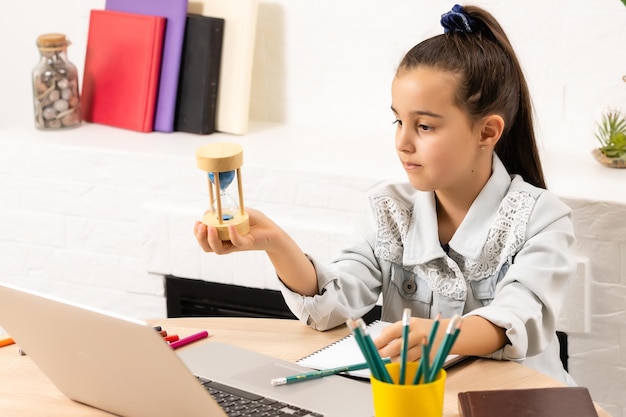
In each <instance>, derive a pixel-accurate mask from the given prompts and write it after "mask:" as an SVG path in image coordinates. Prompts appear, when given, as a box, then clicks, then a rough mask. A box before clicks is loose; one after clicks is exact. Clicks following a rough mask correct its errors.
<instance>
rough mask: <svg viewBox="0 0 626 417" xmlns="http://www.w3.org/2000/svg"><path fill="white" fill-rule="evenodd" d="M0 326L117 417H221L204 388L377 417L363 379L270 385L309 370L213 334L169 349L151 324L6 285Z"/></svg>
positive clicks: (52, 372)
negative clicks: (235, 344) (220, 338)
mask: <svg viewBox="0 0 626 417" xmlns="http://www.w3.org/2000/svg"><path fill="white" fill-rule="evenodd" d="M0 327H2V328H4V329H5V331H6V332H7V333H8V334H9V335H10V336H11V337H12V338H13V339H14V340H15V342H16V344H17V345H18V346H19V347H20V348H21V349H22V350H23V351H24V352H25V353H26V354H27V355H28V357H29V358H30V359H32V361H33V362H34V363H35V364H36V365H37V366H38V367H39V368H40V369H41V371H42V372H43V373H44V374H45V375H46V376H47V377H48V379H50V381H52V383H54V385H56V386H57V388H58V389H59V390H60V391H61V392H62V393H63V394H64V395H66V396H67V397H69V398H71V399H72V400H74V401H77V402H80V403H84V404H87V405H89V406H92V407H95V408H98V409H101V410H104V411H107V412H110V413H112V414H116V415H120V416H126V417H171V416H185V417H196V416H197V417H200V416H202V417H226V416H227V414H226V413H225V412H224V411H223V409H222V407H221V406H220V405H219V404H218V401H217V400H215V399H214V397H213V396H212V394H210V393H209V390H208V389H207V387H205V385H206V386H210V390H211V391H213V395H215V389H225V390H227V391H233V388H234V392H235V393H239V392H240V391H243V392H244V393H245V394H248V395H250V394H252V395H254V396H259V397H266V398H268V399H269V400H266V401H268V402H274V401H278V402H280V403H284V404H283V406H285V407H288V406H290V405H291V406H295V407H298V408H300V409H303V410H306V411H308V412H306V411H304V412H300V414H297V415H304V416H307V415H308V416H315V417H317V416H330V417H335V416H341V417H345V416H348V415H353V416H373V415H374V411H373V403H372V397H371V387H370V385H369V384H367V383H363V382H360V381H355V380H352V379H348V378H344V377H341V376H336V375H335V376H330V377H325V378H319V379H315V380H311V381H307V382H303V383H298V384H292V385H283V386H273V385H271V384H270V381H271V380H272V379H273V378H278V377H283V376H287V375H293V374H297V373H301V372H306V371H310V368H305V367H302V366H299V365H296V364H295V363H292V362H288V361H284V360H281V359H276V358H273V357H271V356H268V355H263V354H259V353H256V352H253V351H250V350H247V349H242V348H239V347H236V346H232V345H229V344H225V343H221V342H217V341H210V337H209V341H208V342H204V343H199V344H194V345H190V346H187V347H185V348H184V349H181V350H176V351H174V350H172V349H171V348H170V347H169V346H168V345H167V342H165V341H164V340H163V338H162V337H161V336H160V335H159V334H158V332H156V331H155V330H154V328H153V327H152V326H150V325H149V324H148V323H145V322H142V321H139V320H135V319H132V318H125V317H122V316H119V315H116V314H112V313H109V312H105V311H101V310H97V309H94V308H90V307H87V306H81V305H79V304H75V303H71V302H67V301H63V300H61V299H58V298H55V297H51V296H48V295H44V294H40V293H37V292H34V291H30V290H25V289H21V288H17V287H14V286H11V285H7V284H0ZM209 331H210V329H209ZM250 343H251V344H253V343H254V341H253V340H251V341H250ZM207 380H208V381H211V382H206V381H207ZM201 382H202V383H201ZM203 384H204V385H203ZM215 386H217V388H216V387H215ZM220 395H221V394H220ZM273 413H274V412H271V413H270V414H269V415H278V414H273ZM289 413H292V412H291V411H289ZM294 414H295V413H294Z"/></svg>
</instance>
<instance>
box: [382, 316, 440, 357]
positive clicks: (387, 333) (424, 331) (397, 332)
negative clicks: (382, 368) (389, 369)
mask: <svg viewBox="0 0 626 417" xmlns="http://www.w3.org/2000/svg"><path fill="white" fill-rule="evenodd" d="M432 324H433V320H430V319H422V318H418V317H411V322H410V324H409V328H410V330H409V343H408V349H407V356H406V358H407V361H410V362H413V361H417V360H419V359H420V358H421V357H422V344H423V343H424V341H425V340H426V339H427V338H428V335H429V334H430V329H431V327H432ZM374 344H375V345H376V348H377V349H378V353H379V354H380V356H381V358H387V357H389V358H391V360H392V361H394V362H398V361H399V360H400V351H401V349H402V321H397V322H395V323H393V324H391V325H389V326H387V327H385V328H384V329H383V330H382V332H381V333H380V335H379V336H378V337H377V338H376V340H374Z"/></svg>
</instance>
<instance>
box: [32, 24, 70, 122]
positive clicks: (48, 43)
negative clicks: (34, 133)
mask: <svg viewBox="0 0 626 417" xmlns="http://www.w3.org/2000/svg"><path fill="white" fill-rule="evenodd" d="M69 44H70V42H69V41H68V40H67V39H66V38H65V35H63V34H60V33H48V34H44V35H41V36H39V37H38V38H37V47H38V48H39V54H40V59H39V63H38V64H37V65H36V66H35V68H34V69H33V74H32V75H33V98H34V105H35V126H36V127H37V128H38V129H63V128H68V127H75V126H78V125H80V121H81V118H80V96H79V93H78V73H77V72H76V67H75V66H74V64H72V63H71V62H70V61H69V60H68V59H67V47H68V46H69Z"/></svg>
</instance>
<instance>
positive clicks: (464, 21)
mask: <svg viewBox="0 0 626 417" xmlns="http://www.w3.org/2000/svg"><path fill="white" fill-rule="evenodd" d="M441 26H443V32H444V33H448V32H465V33H473V32H476V31H477V30H478V23H477V22H476V21H475V20H474V19H472V18H471V17H470V16H469V15H468V14H467V13H465V10H463V6H461V5H459V4H455V5H454V7H452V10H450V11H449V12H447V13H444V14H442V15H441Z"/></svg>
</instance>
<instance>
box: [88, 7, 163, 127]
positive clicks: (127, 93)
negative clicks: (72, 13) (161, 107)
mask: <svg viewBox="0 0 626 417" xmlns="http://www.w3.org/2000/svg"><path fill="white" fill-rule="evenodd" d="M165 23H166V19H165V18H164V17H160V16H148V15H140V14H133V13H124V12H115V11H109V10H92V11H91V14H90V17H89V33H88V35H87V53H86V55H85V68H84V71H83V88H82V93H81V107H82V113H83V114H82V116H83V120H85V121H87V122H92V123H100V124H105V125H109V126H114V127H120V128H123V129H129V130H136V131H139V132H151V131H152V128H153V124H154V113H155V106H156V99H157V94H158V85H159V75H160V69H161V54H162V51H163V35H164V29H165Z"/></svg>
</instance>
